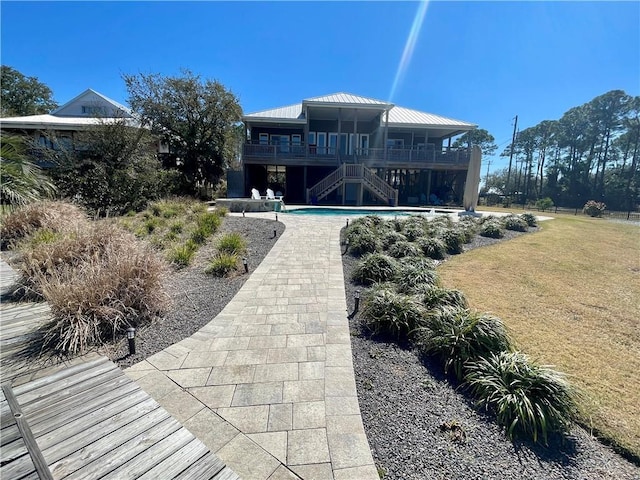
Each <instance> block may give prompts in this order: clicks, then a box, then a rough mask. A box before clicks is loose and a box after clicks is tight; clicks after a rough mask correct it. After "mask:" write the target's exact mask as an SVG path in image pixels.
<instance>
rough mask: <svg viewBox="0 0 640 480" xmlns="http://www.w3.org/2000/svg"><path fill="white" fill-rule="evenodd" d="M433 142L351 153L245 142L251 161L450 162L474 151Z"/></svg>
mask: <svg viewBox="0 0 640 480" xmlns="http://www.w3.org/2000/svg"><path fill="white" fill-rule="evenodd" d="M433 147H434V146H433V145H428V146H427V148H423V147H419V148H418V147H413V148H392V147H389V148H387V149H385V148H356V149H354V150H353V151H352V152H350V153H345V152H340V151H339V150H338V149H337V148H335V147H319V146H316V145H300V144H287V143H282V144H277V145H260V144H250V143H247V144H244V145H243V158H244V159H245V160H246V161H248V162H249V163H271V162H279V163H285V162H282V161H283V160H285V161H289V162H288V163H290V162H291V161H295V160H296V159H310V160H313V159H318V160H325V161H327V160H328V161H332V160H333V161H335V162H336V163H337V164H341V163H364V164H379V163H386V164H407V163H409V164H450V165H466V164H468V163H469V158H470V153H469V150H467V149H453V148H449V149H444V150H441V151H440V150H436V149H435V148H433Z"/></svg>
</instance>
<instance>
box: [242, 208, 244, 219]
mask: <svg viewBox="0 0 640 480" xmlns="http://www.w3.org/2000/svg"><path fill="white" fill-rule="evenodd" d="M242 216H243V217H244V208H243V209H242Z"/></svg>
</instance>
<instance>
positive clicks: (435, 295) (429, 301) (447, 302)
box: [422, 285, 469, 310]
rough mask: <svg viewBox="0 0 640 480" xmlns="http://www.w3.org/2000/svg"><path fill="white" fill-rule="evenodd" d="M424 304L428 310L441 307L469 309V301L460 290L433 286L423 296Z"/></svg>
mask: <svg viewBox="0 0 640 480" xmlns="http://www.w3.org/2000/svg"><path fill="white" fill-rule="evenodd" d="M422 304H423V305H424V306H425V308H426V309H428V310H433V309H437V308H440V307H453V308H459V309H465V308H468V307H469V305H468V303H467V299H466V298H465V296H464V293H462V292H461V291H460V290H456V289H454V288H444V287H438V286H437V285H432V286H431V287H430V288H429V289H428V290H426V291H425V292H424V294H423V295H422Z"/></svg>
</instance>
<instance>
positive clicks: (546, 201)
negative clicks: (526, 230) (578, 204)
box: [536, 197, 553, 212]
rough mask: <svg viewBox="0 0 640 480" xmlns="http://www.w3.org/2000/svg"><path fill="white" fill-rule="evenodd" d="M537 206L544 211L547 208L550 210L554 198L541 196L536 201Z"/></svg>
mask: <svg viewBox="0 0 640 480" xmlns="http://www.w3.org/2000/svg"><path fill="white" fill-rule="evenodd" d="M536 208H538V209H540V210H542V211H543V212H544V211H545V210H549V209H550V208H553V200H551V199H550V198H549V197H545V198H541V199H540V200H538V201H536Z"/></svg>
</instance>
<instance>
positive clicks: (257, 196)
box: [251, 188, 260, 200]
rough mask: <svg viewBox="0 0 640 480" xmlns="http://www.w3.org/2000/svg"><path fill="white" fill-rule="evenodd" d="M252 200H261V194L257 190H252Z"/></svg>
mask: <svg viewBox="0 0 640 480" xmlns="http://www.w3.org/2000/svg"><path fill="white" fill-rule="evenodd" d="M251 200H260V192H259V191H258V190H257V189H255V188H252V189H251Z"/></svg>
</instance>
